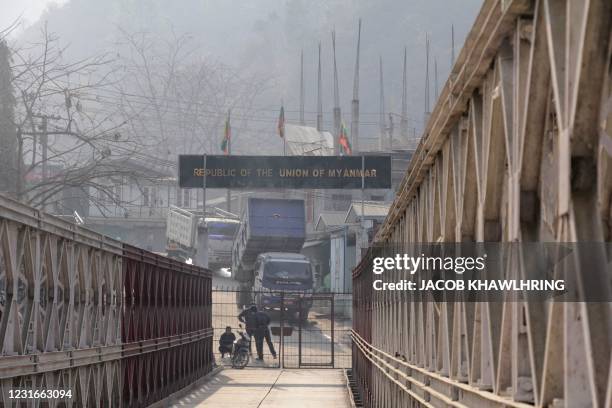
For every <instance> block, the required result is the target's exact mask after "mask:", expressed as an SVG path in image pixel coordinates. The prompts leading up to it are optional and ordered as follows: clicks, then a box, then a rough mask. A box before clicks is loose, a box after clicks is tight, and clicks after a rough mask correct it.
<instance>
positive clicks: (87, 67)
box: [0, 29, 144, 208]
mask: <svg viewBox="0 0 612 408" xmlns="http://www.w3.org/2000/svg"><path fill="white" fill-rule="evenodd" d="M4 49H5V51H2V50H3V49H2V48H0V53H3V54H2V55H6V54H8V53H9V52H10V54H11V55H12V58H11V59H10V62H11V64H10V67H9V68H8V69H6V68H2V63H1V62H0V81H1V83H2V86H3V88H2V89H4V90H5V92H3V94H2V95H3V98H2V100H1V101H2V113H3V118H5V119H4V121H5V122H4V123H3V126H2V129H9V131H10V129H13V133H12V134H9V133H7V130H4V131H3V139H2V140H3V141H4V140H6V141H7V142H6V143H4V146H7V147H8V148H7V149H4V148H3V152H4V151H6V152H7V153H6V155H10V156H11V157H12V158H13V160H12V161H11V160H6V161H5V160H2V164H3V165H4V166H6V167H7V172H8V173H4V172H3V174H15V175H16V177H14V178H11V180H15V184H16V185H15V188H14V189H13V193H14V195H15V196H16V197H17V198H18V199H19V200H22V201H24V202H26V203H27V204H30V205H34V206H41V207H43V208H47V206H49V205H50V204H55V205H56V207H61V204H62V202H63V199H64V197H63V193H64V192H65V191H66V190H70V189H72V190H74V189H76V190H78V191H80V192H81V193H82V194H83V195H84V196H85V197H88V199H89V200H90V201H91V202H92V203H94V205H105V204H104V203H108V202H111V201H113V200H114V197H115V195H114V194H113V192H112V191H110V189H109V186H108V184H107V183H105V182H104V180H105V179H108V178H110V177H120V176H122V175H125V176H134V174H132V173H130V172H129V171H128V170H127V169H125V167H123V166H117V167H114V168H113V167H112V166H111V165H110V163H120V162H121V160H120V159H125V158H128V157H133V156H134V155H136V154H138V152H139V150H140V147H139V145H138V144H137V143H135V142H134V141H132V140H131V139H130V138H129V137H127V136H126V135H125V134H124V133H123V132H122V130H123V128H124V127H125V120H127V119H129V118H122V120H118V115H117V113H118V110H117V108H116V107H112V106H109V105H108V104H105V103H104V102H103V101H100V100H96V97H95V95H97V93H98V92H100V91H101V90H103V89H105V88H107V87H109V86H110V84H111V83H110V78H111V76H112V61H113V60H112V59H111V58H110V57H109V56H108V55H106V54H103V55H96V56H93V57H89V58H85V59H81V60H77V61H66V60H65V58H64V54H65V48H62V47H61V46H60V43H59V39H58V38H57V37H55V36H54V35H52V34H50V33H48V32H47V30H46V29H43V30H42V32H41V38H40V41H38V42H35V43H30V44H26V45H22V46H20V47H18V46H13V47H11V49H10V51H9V49H8V47H7V46H6V45H5V47H4ZM0 61H6V57H5V58H4V59H3V60H2V59H0ZM7 82H8V85H7ZM11 106H14V114H13V115H12V117H11V114H12V111H11ZM15 129H18V130H17V131H15ZM5 135H8V136H5ZM10 140H13V142H11V143H9V142H8V141H10ZM11 152H12V153H11ZM17 157H19V158H22V160H15V158H17ZM143 176H144V175H143ZM99 191H102V192H103V194H102V195H100V194H99V193H98V192H99ZM104 196H107V197H108V200H106V199H105V200H100V199H99V198H100V197H104ZM101 201H102V202H101Z"/></svg>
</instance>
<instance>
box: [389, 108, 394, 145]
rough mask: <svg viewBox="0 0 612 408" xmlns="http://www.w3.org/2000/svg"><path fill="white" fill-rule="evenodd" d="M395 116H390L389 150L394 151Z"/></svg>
mask: <svg viewBox="0 0 612 408" xmlns="http://www.w3.org/2000/svg"><path fill="white" fill-rule="evenodd" d="M393 127H394V124H393V115H392V114H389V150H390V151H393Z"/></svg>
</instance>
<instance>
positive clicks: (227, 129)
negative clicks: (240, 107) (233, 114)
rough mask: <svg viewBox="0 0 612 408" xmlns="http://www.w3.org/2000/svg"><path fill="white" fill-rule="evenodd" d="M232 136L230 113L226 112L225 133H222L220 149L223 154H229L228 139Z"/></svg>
mask: <svg viewBox="0 0 612 408" xmlns="http://www.w3.org/2000/svg"><path fill="white" fill-rule="evenodd" d="M231 138H232V127H231V125H230V114H229V112H228V113H227V119H226V120H225V133H224V135H223V140H222V141H221V150H222V151H223V153H224V154H229V147H230V146H229V145H230V140H231Z"/></svg>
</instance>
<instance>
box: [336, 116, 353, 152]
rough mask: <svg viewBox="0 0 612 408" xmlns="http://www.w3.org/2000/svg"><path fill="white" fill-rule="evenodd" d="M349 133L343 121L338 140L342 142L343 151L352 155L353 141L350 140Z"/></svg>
mask: <svg viewBox="0 0 612 408" xmlns="http://www.w3.org/2000/svg"><path fill="white" fill-rule="evenodd" d="M347 134H348V132H347V130H346V126H345V125H344V123H343V124H342V125H340V138H339V140H338V141H339V142H340V148H341V149H342V153H343V154H346V155H349V156H350V155H351V153H352V150H351V142H349V140H348V136H347Z"/></svg>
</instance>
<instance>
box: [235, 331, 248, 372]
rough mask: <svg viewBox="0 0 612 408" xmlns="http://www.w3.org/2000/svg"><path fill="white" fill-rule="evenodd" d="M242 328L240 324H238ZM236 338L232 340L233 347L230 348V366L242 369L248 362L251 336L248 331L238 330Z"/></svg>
mask: <svg viewBox="0 0 612 408" xmlns="http://www.w3.org/2000/svg"><path fill="white" fill-rule="evenodd" d="M239 326H240V328H241V329H242V325H241V324H240V325H239ZM238 335H239V336H240V337H239V338H238V339H236V340H234V347H233V350H232V368H238V369H242V368H244V367H246V366H247V364H249V358H250V353H249V347H250V345H251V336H249V334H248V333H246V332H242V331H239V332H238Z"/></svg>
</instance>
